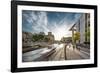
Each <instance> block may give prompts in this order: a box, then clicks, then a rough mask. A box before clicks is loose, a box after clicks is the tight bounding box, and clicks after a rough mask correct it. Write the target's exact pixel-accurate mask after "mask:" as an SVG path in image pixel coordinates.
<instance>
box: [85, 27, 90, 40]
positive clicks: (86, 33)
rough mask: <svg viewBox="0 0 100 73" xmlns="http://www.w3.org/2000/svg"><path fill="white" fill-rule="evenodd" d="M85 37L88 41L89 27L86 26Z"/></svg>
mask: <svg viewBox="0 0 100 73" xmlns="http://www.w3.org/2000/svg"><path fill="white" fill-rule="evenodd" d="M85 37H86V38H87V42H90V27H87V29H86V32H85Z"/></svg>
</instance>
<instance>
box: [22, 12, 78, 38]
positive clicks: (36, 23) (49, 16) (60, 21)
mask: <svg viewBox="0 0 100 73" xmlns="http://www.w3.org/2000/svg"><path fill="white" fill-rule="evenodd" d="M79 15H80V14H75V13H61V12H60V13H59V12H44V11H32V10H23V16H22V17H23V19H22V20H23V31H27V32H32V33H39V32H44V33H46V34H47V33H48V32H49V31H50V32H52V33H53V34H54V36H55V39H56V40H60V39H61V38H62V37H65V36H66V37H68V36H71V31H69V29H70V28H71V26H72V25H73V23H75V21H76V20H77V19H78V18H79Z"/></svg>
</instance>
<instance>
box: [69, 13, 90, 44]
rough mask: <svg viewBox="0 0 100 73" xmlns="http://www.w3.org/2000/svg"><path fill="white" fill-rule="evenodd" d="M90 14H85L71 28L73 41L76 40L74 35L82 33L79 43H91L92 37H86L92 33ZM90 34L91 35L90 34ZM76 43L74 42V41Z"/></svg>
mask: <svg viewBox="0 0 100 73" xmlns="http://www.w3.org/2000/svg"><path fill="white" fill-rule="evenodd" d="M89 28H90V14H89V13H83V14H82V15H81V16H80V18H79V19H78V20H77V21H76V22H75V23H74V25H73V26H72V27H71V28H70V31H72V41H73V40H74V39H73V38H74V33H75V32H79V33H80V39H79V41H77V43H85V42H90V39H89V38H90V36H89V35H86V34H87V32H90V29H89ZM88 34H89V33H88ZM73 42H74V41H73Z"/></svg>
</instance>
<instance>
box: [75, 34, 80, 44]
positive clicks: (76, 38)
mask: <svg viewBox="0 0 100 73" xmlns="http://www.w3.org/2000/svg"><path fill="white" fill-rule="evenodd" d="M79 39H80V33H79V32H76V33H74V43H76V41H78V40H79Z"/></svg>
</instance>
